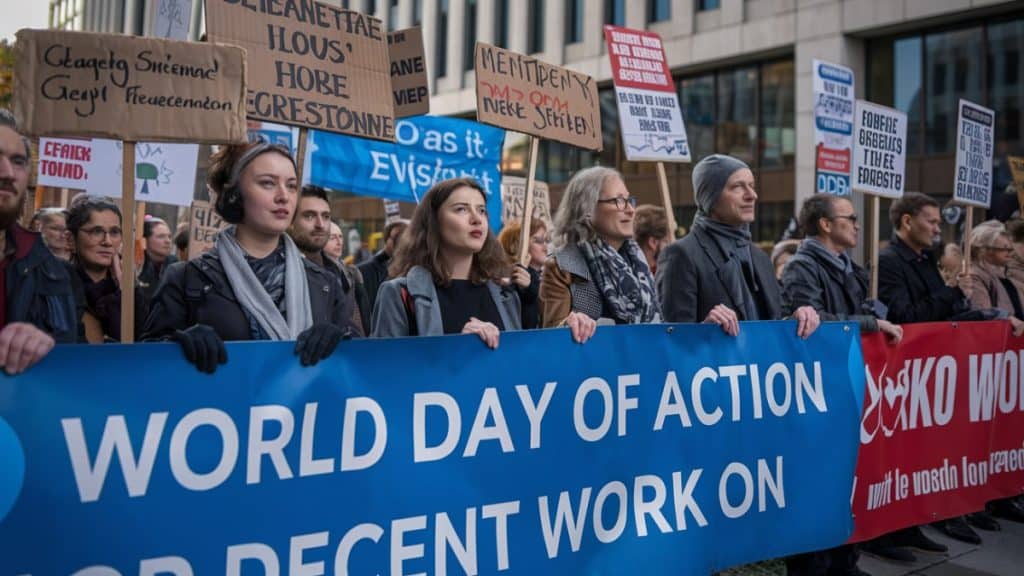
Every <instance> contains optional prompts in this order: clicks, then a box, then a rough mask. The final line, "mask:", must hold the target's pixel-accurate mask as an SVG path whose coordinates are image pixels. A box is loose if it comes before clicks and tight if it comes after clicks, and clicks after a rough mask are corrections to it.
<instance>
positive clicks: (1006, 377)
mask: <svg viewBox="0 0 1024 576" xmlns="http://www.w3.org/2000/svg"><path fill="white" fill-rule="evenodd" d="M903 330H904V332H903V342H901V343H900V344H899V345H898V346H892V345H889V344H888V343H887V342H886V341H885V337H884V336H882V335H881V334H870V335H865V336H863V337H862V339H861V343H862V345H863V348H864V361H865V364H866V370H867V378H866V390H865V393H864V414H863V417H862V420H861V427H860V439H861V447H860V452H859V454H858V457H857V477H856V479H855V482H854V493H853V513H854V515H855V517H856V525H855V527H854V534H853V537H852V538H851V541H860V540H867V539H870V538H873V537H875V536H878V535H881V534H885V533H887V532H892V531H894V530H897V529H900V528H904V527H907V526H914V525H918V524H925V523H928V522H932V521H935V520H941V519H944V518H950V517H953V516H959V515H962V514H966V513H969V512H976V511H978V510H981V509H982V508H984V506H985V503H986V502H988V501H989V500H995V499H999V498H1004V497H1008V496H1015V495H1018V494H1021V493H1022V492H1024V338H1014V337H1013V336H1012V335H1011V334H1010V330H1009V324H1008V323H1007V322H999V321H997V322H964V323H959V324H949V323H935V324H916V325H906V326H904V327H903Z"/></svg>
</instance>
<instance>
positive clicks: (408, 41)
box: [388, 26, 430, 118]
mask: <svg viewBox="0 0 1024 576" xmlns="http://www.w3.org/2000/svg"><path fill="white" fill-rule="evenodd" d="M388 55H389V56H390V57H391V92H392V94H394V96H395V118H405V117H406V116H419V115H420V114H427V113H429V112H430V89H429V88H428V86H429V82H428V80H427V64H426V62H427V59H426V56H425V55H424V53H423V30H422V29H421V28H420V27H418V26H417V27H415V28H406V29H405V30H396V31H395V32H392V33H390V34H388Z"/></svg>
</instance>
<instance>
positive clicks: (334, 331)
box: [295, 322, 352, 366]
mask: <svg viewBox="0 0 1024 576" xmlns="http://www.w3.org/2000/svg"><path fill="white" fill-rule="evenodd" d="M351 337H352V334H351V332H349V331H348V330H345V329H342V328H339V327H338V326H336V325H334V324H331V323H327V322H325V323H323V324H314V325H313V327H312V328H309V329H308V330H306V331H305V332H303V333H302V334H299V339H298V340H297V341H296V342H295V353H296V354H298V356H299V359H300V360H301V361H302V365H303V366H312V365H314V364H316V363H317V362H319V361H321V360H323V359H324V358H327V357H328V356H330V355H331V354H332V353H333V352H334V349H335V348H337V347H338V342H341V341H342V340H348V339H349V338H351Z"/></svg>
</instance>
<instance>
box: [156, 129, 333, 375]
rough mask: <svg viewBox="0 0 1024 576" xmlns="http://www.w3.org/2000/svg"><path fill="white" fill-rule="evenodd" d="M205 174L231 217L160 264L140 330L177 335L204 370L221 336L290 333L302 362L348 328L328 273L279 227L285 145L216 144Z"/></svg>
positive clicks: (287, 174)
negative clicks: (204, 245)
mask: <svg viewBox="0 0 1024 576" xmlns="http://www.w3.org/2000/svg"><path fill="white" fill-rule="evenodd" d="M207 183H208V185H209V187H210V189H211V190H212V191H213V192H214V193H215V194H216V197H217V200H216V203H215V205H214V208H215V209H216V211H217V213H218V214H219V215H220V216H221V218H223V219H224V220H225V221H227V222H229V223H230V224H232V226H229V227H228V228H227V229H225V230H222V231H221V232H219V233H218V234H217V237H216V240H215V244H214V248H213V249H212V250H210V251H209V252H206V253H205V254H203V255H202V256H200V257H198V258H195V259H193V260H190V261H188V262H179V263H176V264H173V265H172V266H171V267H170V269H168V270H167V272H166V276H165V277H164V281H163V283H162V284H161V285H160V288H158V289H157V292H156V295H155V296H154V298H153V306H152V311H151V312H150V314H149V318H148V319H147V321H146V329H145V331H144V334H143V338H144V339H146V340H174V341H177V342H178V343H179V344H180V345H181V347H182V350H183V351H184V353H185V357H186V358H187V359H188V361H189V362H191V363H193V364H195V365H196V367H197V368H199V370H201V371H203V372H207V373H212V372H213V371H214V370H216V368H217V365H218V364H223V363H225V362H227V353H226V350H225V348H224V341H226V340H296V341H297V342H296V345H295V353H296V354H297V355H298V356H299V357H300V359H301V361H302V364H303V365H311V364H315V363H317V362H318V361H320V360H322V359H324V358H326V357H328V356H330V355H331V353H332V352H333V351H334V349H335V348H336V347H337V346H338V343H339V342H340V341H341V340H343V339H346V338H349V337H351V336H352V334H351V331H350V330H348V329H347V326H348V323H347V319H346V318H345V317H344V313H345V308H344V307H343V305H342V299H343V297H344V295H343V294H342V290H341V284H340V283H339V281H338V278H337V277H335V276H334V275H333V274H331V273H330V272H328V271H326V270H324V269H323V268H321V267H320V266H317V265H316V264H314V263H313V262H312V261H310V260H308V259H305V258H303V257H302V253H301V252H300V251H299V249H298V248H297V247H296V246H295V243H294V242H293V241H292V240H291V238H289V237H288V235H287V234H286V231H287V230H288V226H289V225H290V224H291V223H292V218H293V216H294V215H295V207H296V204H297V200H298V195H299V182H298V178H297V177H296V175H295V160H294V159H293V158H292V156H291V152H290V151H289V150H288V149H287V148H284V147H282V146H276V145H272V144H267V143H259V144H245V145H232V146H225V147H222V148H221V149H220V150H219V151H218V152H217V153H216V154H214V156H213V158H212V159H211V166H210V173H209V176H208V178H207Z"/></svg>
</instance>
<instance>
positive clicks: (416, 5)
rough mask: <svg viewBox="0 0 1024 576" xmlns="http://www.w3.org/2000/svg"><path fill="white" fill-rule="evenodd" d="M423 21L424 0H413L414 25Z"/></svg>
mask: <svg viewBox="0 0 1024 576" xmlns="http://www.w3.org/2000/svg"><path fill="white" fill-rule="evenodd" d="M422 23H423V0H412V25H413V26H419V25H420V24H422Z"/></svg>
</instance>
